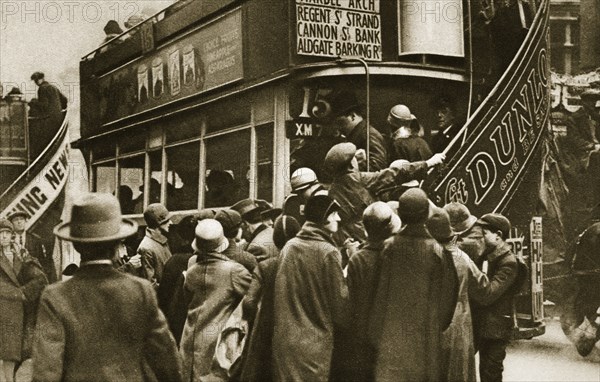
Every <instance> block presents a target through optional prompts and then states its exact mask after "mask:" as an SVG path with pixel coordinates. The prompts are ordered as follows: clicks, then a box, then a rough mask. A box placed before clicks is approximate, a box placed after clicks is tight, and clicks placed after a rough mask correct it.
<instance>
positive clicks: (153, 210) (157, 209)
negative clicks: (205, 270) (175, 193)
mask: <svg viewBox="0 0 600 382" xmlns="http://www.w3.org/2000/svg"><path fill="white" fill-rule="evenodd" d="M144 220H145V221H146V225H147V227H146V235H145V236H144V238H143V239H142V242H141V243H140V245H139V247H138V249H137V253H138V254H139V255H141V256H142V264H143V268H144V272H143V273H144V276H145V277H146V279H147V280H148V281H150V282H151V283H152V285H154V287H155V288H158V285H159V284H160V281H161V279H162V274H163V270H164V267H165V264H166V263H167V260H169V259H170V258H171V250H170V249H169V244H168V238H167V235H168V234H169V228H170V227H171V225H172V224H173V222H172V221H171V213H170V212H169V211H168V210H167V208H166V207H165V206H163V205H162V204H160V203H152V204H150V205H149V206H148V207H147V208H146V210H145V211H144Z"/></svg>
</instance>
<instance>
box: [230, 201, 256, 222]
mask: <svg viewBox="0 0 600 382" xmlns="http://www.w3.org/2000/svg"><path fill="white" fill-rule="evenodd" d="M231 209H232V210H234V211H237V212H238V213H239V214H240V215H241V216H242V219H244V220H245V221H247V222H249V223H251V224H254V223H258V222H260V221H261V220H262V217H261V216H260V207H259V206H258V204H256V202H255V201H254V200H252V199H243V200H240V201H239V202H237V203H235V204H234V205H233V206H231Z"/></svg>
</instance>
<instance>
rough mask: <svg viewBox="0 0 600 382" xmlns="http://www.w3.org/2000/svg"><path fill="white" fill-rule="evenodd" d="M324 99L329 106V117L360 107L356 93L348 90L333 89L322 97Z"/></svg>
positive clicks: (335, 116) (356, 109)
mask: <svg viewBox="0 0 600 382" xmlns="http://www.w3.org/2000/svg"><path fill="white" fill-rule="evenodd" d="M324 99H325V101H326V102H328V103H329V106H330V107H331V112H330V114H329V118H337V117H339V116H342V115H345V114H347V113H349V112H350V111H358V110H360V107H361V105H360V103H359V102H358V99H357V98H356V94H354V92H351V91H349V90H337V91H334V92H332V93H330V94H329V95H327V96H326V97H324Z"/></svg>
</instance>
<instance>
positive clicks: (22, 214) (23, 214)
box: [7, 211, 29, 220]
mask: <svg viewBox="0 0 600 382" xmlns="http://www.w3.org/2000/svg"><path fill="white" fill-rule="evenodd" d="M18 217H22V218H25V219H29V214H28V213H27V212H25V211H15V212H13V213H11V214H9V215H8V216H7V219H8V220H13V219H14V218H18Z"/></svg>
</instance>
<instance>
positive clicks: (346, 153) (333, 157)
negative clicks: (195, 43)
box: [324, 142, 356, 175]
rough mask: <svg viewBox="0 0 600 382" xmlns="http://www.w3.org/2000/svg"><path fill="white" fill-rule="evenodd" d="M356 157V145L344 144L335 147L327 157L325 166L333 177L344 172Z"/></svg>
mask: <svg viewBox="0 0 600 382" xmlns="http://www.w3.org/2000/svg"><path fill="white" fill-rule="evenodd" d="M354 155H356V146H355V145H354V143H350V142H343V143H338V144H337V145H335V146H333V147H332V148H331V149H329V151H328V152H327V155H326V156H325V162H324V166H325V169H327V171H330V172H331V174H332V175H335V174H338V173H339V172H341V171H344V170H345V169H346V168H347V167H348V165H349V164H350V162H351V161H352V158H354Z"/></svg>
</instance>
